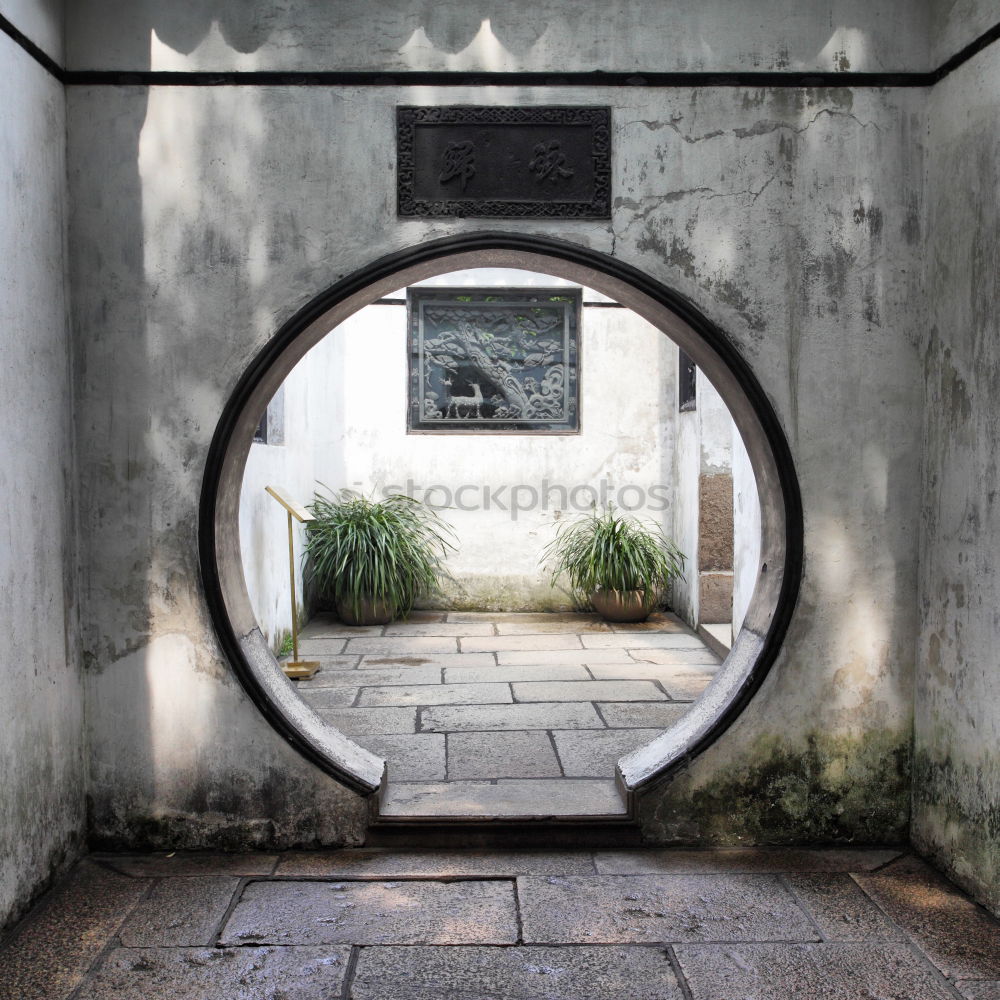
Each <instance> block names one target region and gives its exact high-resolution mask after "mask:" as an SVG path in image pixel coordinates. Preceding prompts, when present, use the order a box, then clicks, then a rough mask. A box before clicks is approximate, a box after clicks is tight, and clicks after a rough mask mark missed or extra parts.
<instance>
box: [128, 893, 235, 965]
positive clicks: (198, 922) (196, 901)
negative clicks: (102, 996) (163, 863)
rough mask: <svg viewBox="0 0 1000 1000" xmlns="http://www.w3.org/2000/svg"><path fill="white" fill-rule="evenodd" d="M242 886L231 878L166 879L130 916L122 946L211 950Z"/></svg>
mask: <svg viewBox="0 0 1000 1000" xmlns="http://www.w3.org/2000/svg"><path fill="white" fill-rule="evenodd" d="M239 884H240V880H239V879H238V878H236V877H235V876H231V875H182V876H180V877H179V878H168V879H163V881H161V882H159V883H158V884H157V885H155V886H153V889H152V891H151V892H150V894H149V895H148V896H147V897H146V898H145V899H143V900H142V901H141V902H140V903H139V905H138V906H136V907H135V909H134V910H133V911H132V912H131V913H130V914H129V916H128V919H127V920H126V921H125V924H124V926H123V927H122V929H121V933H120V935H119V937H120V938H121V943H122V944H123V945H124V946H125V947H126V948H152V947H161V946H162V947H194V946H198V945H203V946H205V947H207V946H208V945H210V944H212V943H214V940H215V935H216V932H217V931H218V929H219V925H220V924H221V923H222V918H223V917H224V916H225V915H226V910H227V909H228V908H229V904H230V903H231V902H232V899H233V894H234V893H235V892H236V889H237V887H238V886H239Z"/></svg>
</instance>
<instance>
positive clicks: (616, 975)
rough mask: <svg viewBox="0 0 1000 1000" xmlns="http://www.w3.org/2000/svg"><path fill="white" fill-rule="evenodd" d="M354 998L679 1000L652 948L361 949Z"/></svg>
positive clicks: (669, 974)
mask: <svg viewBox="0 0 1000 1000" xmlns="http://www.w3.org/2000/svg"><path fill="white" fill-rule="evenodd" d="M351 996H352V997H353V998H354V1000H411V998H417V1000H471V998H473V997H475V998H476V1000H493V998H496V1000H501V998H502V1000H513V998H525V1000H540V998H544V1000H681V998H682V996H683V994H682V993H681V991H680V988H679V987H678V985H677V980H676V978H675V976H674V973H673V970H672V969H671V967H670V961H669V959H668V957H667V956H666V955H665V954H664V953H663V951H662V950H660V949H658V948H634V947H633V948H588V947H569V948H537V947H536V948H531V947H527V948H526V947H517V948H365V949H364V950H363V951H362V952H361V956H360V958H359V959H358V966H357V971H356V973H355V977H354V986H353V989H352V991H351Z"/></svg>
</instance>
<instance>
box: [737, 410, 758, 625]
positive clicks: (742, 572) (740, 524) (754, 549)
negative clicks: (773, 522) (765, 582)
mask: <svg viewBox="0 0 1000 1000" xmlns="http://www.w3.org/2000/svg"><path fill="white" fill-rule="evenodd" d="M732 456H733V639H734V640H735V638H736V636H737V634H738V633H739V630H740V628H741V627H742V625H743V619H744V617H745V616H746V612H747V608H748V607H749V605H750V598H751V596H752V595H753V588H754V587H755V586H756V584H757V571H758V570H759V568H760V565H759V564H760V496H759V495H758V493H757V478H756V477H755V476H754V474H753V466H751V464H750V456H749V455H748V454H747V450H746V447H745V446H744V444H743V438H741V437H740V432H739V431H738V430H737V429H736V425H735V424H733V441H732Z"/></svg>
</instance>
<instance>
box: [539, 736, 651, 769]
mask: <svg viewBox="0 0 1000 1000" xmlns="http://www.w3.org/2000/svg"><path fill="white" fill-rule="evenodd" d="M662 731H663V730H661V729H575V730H572V729H571V730H566V731H557V732H553V733H552V738H553V739H554V740H555V744H556V750H557V751H558V753H559V761H560V763H561V764H562V769H563V773H564V774H565V775H566V776H567V777H568V778H613V777H614V774H615V765H616V764H617V763H618V758H619V757H621V756H622V755H623V754H626V753H629V752H630V751H632V750H638V749H639V747H641V746H642V745H643V744H644V743H648V742H649V741H650V740H653V739H655V738H656V737H657V736H659V735H660V733H661V732H662Z"/></svg>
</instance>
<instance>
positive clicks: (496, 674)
mask: <svg viewBox="0 0 1000 1000" xmlns="http://www.w3.org/2000/svg"><path fill="white" fill-rule="evenodd" d="M444 679H445V681H446V682H447V683H449V684H472V683H475V682H477V681H589V680H590V674H588V673H587V668H586V667H584V666H582V665H578V664H575V663H550V664H547V665H537V664H536V665H535V666H530V667H529V666H520V667H508V666H500V665H499V664H494V665H493V666H490V667H446V668H445V672H444Z"/></svg>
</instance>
